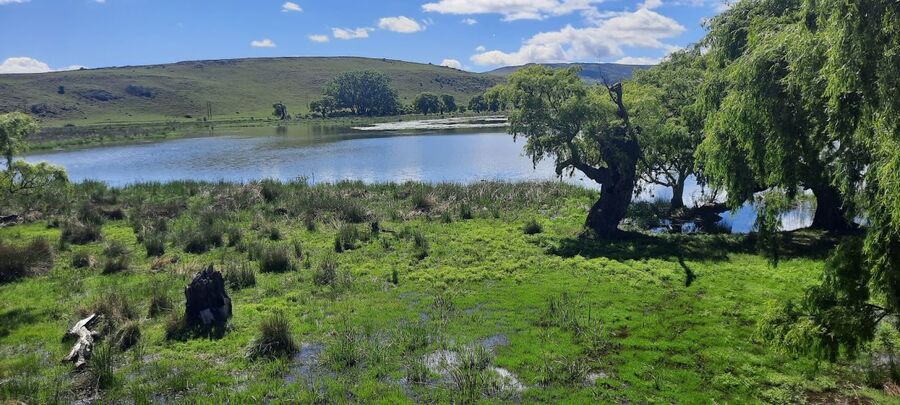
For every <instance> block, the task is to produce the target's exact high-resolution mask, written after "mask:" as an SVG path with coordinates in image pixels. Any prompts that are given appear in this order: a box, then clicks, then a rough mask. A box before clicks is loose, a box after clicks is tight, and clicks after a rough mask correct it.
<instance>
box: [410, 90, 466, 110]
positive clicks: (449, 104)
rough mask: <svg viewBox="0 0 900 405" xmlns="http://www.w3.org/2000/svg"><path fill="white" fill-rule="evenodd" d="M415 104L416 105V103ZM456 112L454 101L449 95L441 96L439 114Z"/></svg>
mask: <svg viewBox="0 0 900 405" xmlns="http://www.w3.org/2000/svg"><path fill="white" fill-rule="evenodd" d="M416 104H417V105H418V103H416ZM456 110H457V107H456V99H455V98H454V97H453V96H451V95H449V94H441V114H443V113H444V112H445V111H446V112H455V111H456Z"/></svg>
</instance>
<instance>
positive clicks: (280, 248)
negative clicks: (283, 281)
mask: <svg viewBox="0 0 900 405" xmlns="http://www.w3.org/2000/svg"><path fill="white" fill-rule="evenodd" d="M260 253H261V255H260V257H259V271H260V272H262V273H286V272H289V271H294V269H295V266H294V260H293V259H292V258H291V251H290V249H288V247H287V246H284V245H281V244H266V245H264V246H263V247H262V252H260Z"/></svg>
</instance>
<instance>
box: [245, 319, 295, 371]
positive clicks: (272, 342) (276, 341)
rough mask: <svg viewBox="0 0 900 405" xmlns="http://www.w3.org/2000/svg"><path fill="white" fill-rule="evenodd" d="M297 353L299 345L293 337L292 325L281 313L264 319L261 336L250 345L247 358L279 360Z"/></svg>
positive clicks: (260, 328)
mask: <svg viewBox="0 0 900 405" xmlns="http://www.w3.org/2000/svg"><path fill="white" fill-rule="evenodd" d="M295 352H297V344H296V343H294V338H293V336H291V325H290V323H289V322H288V319H287V317H285V316H284V314H283V313H281V312H275V313H274V314H272V315H270V316H268V317H266V318H263V320H262V322H260V324H259V335H257V336H256V338H255V339H253V342H251V343H250V348H249V349H248V350H247V357H249V358H251V359H257V358H277V357H284V356H290V355H292V354H294V353H295Z"/></svg>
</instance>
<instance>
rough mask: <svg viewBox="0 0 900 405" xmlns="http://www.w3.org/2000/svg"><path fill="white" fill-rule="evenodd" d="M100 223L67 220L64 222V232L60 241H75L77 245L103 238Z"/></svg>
mask: <svg viewBox="0 0 900 405" xmlns="http://www.w3.org/2000/svg"><path fill="white" fill-rule="evenodd" d="M102 237H103V236H102V234H101V231H100V225H98V224H94V223H87V224H85V223H81V222H79V221H72V220H69V221H65V222H63V224H62V233H61V235H60V241H61V242H65V243H73V244H76V245H84V244H87V243H90V242H95V241H98V240H100V239H101V238H102Z"/></svg>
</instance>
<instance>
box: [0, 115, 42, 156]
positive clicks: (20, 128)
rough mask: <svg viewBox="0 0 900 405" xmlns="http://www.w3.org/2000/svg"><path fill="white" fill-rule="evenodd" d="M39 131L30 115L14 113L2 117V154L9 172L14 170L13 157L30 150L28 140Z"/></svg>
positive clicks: (0, 137) (0, 145) (0, 142)
mask: <svg viewBox="0 0 900 405" xmlns="http://www.w3.org/2000/svg"><path fill="white" fill-rule="evenodd" d="M37 130H38V125H37V122H35V121H34V118H31V116H30V115H28V114H25V113H20V112H12V113H9V114H2V115H0V153H2V154H3V157H4V158H5V159H6V168H7V170H9V169H11V168H12V163H13V156H15V155H16V154H19V153H22V152H24V151H25V150H26V149H28V143H27V142H26V138H28V136H29V135H31V134H32V133H34V132H36V131H37Z"/></svg>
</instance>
